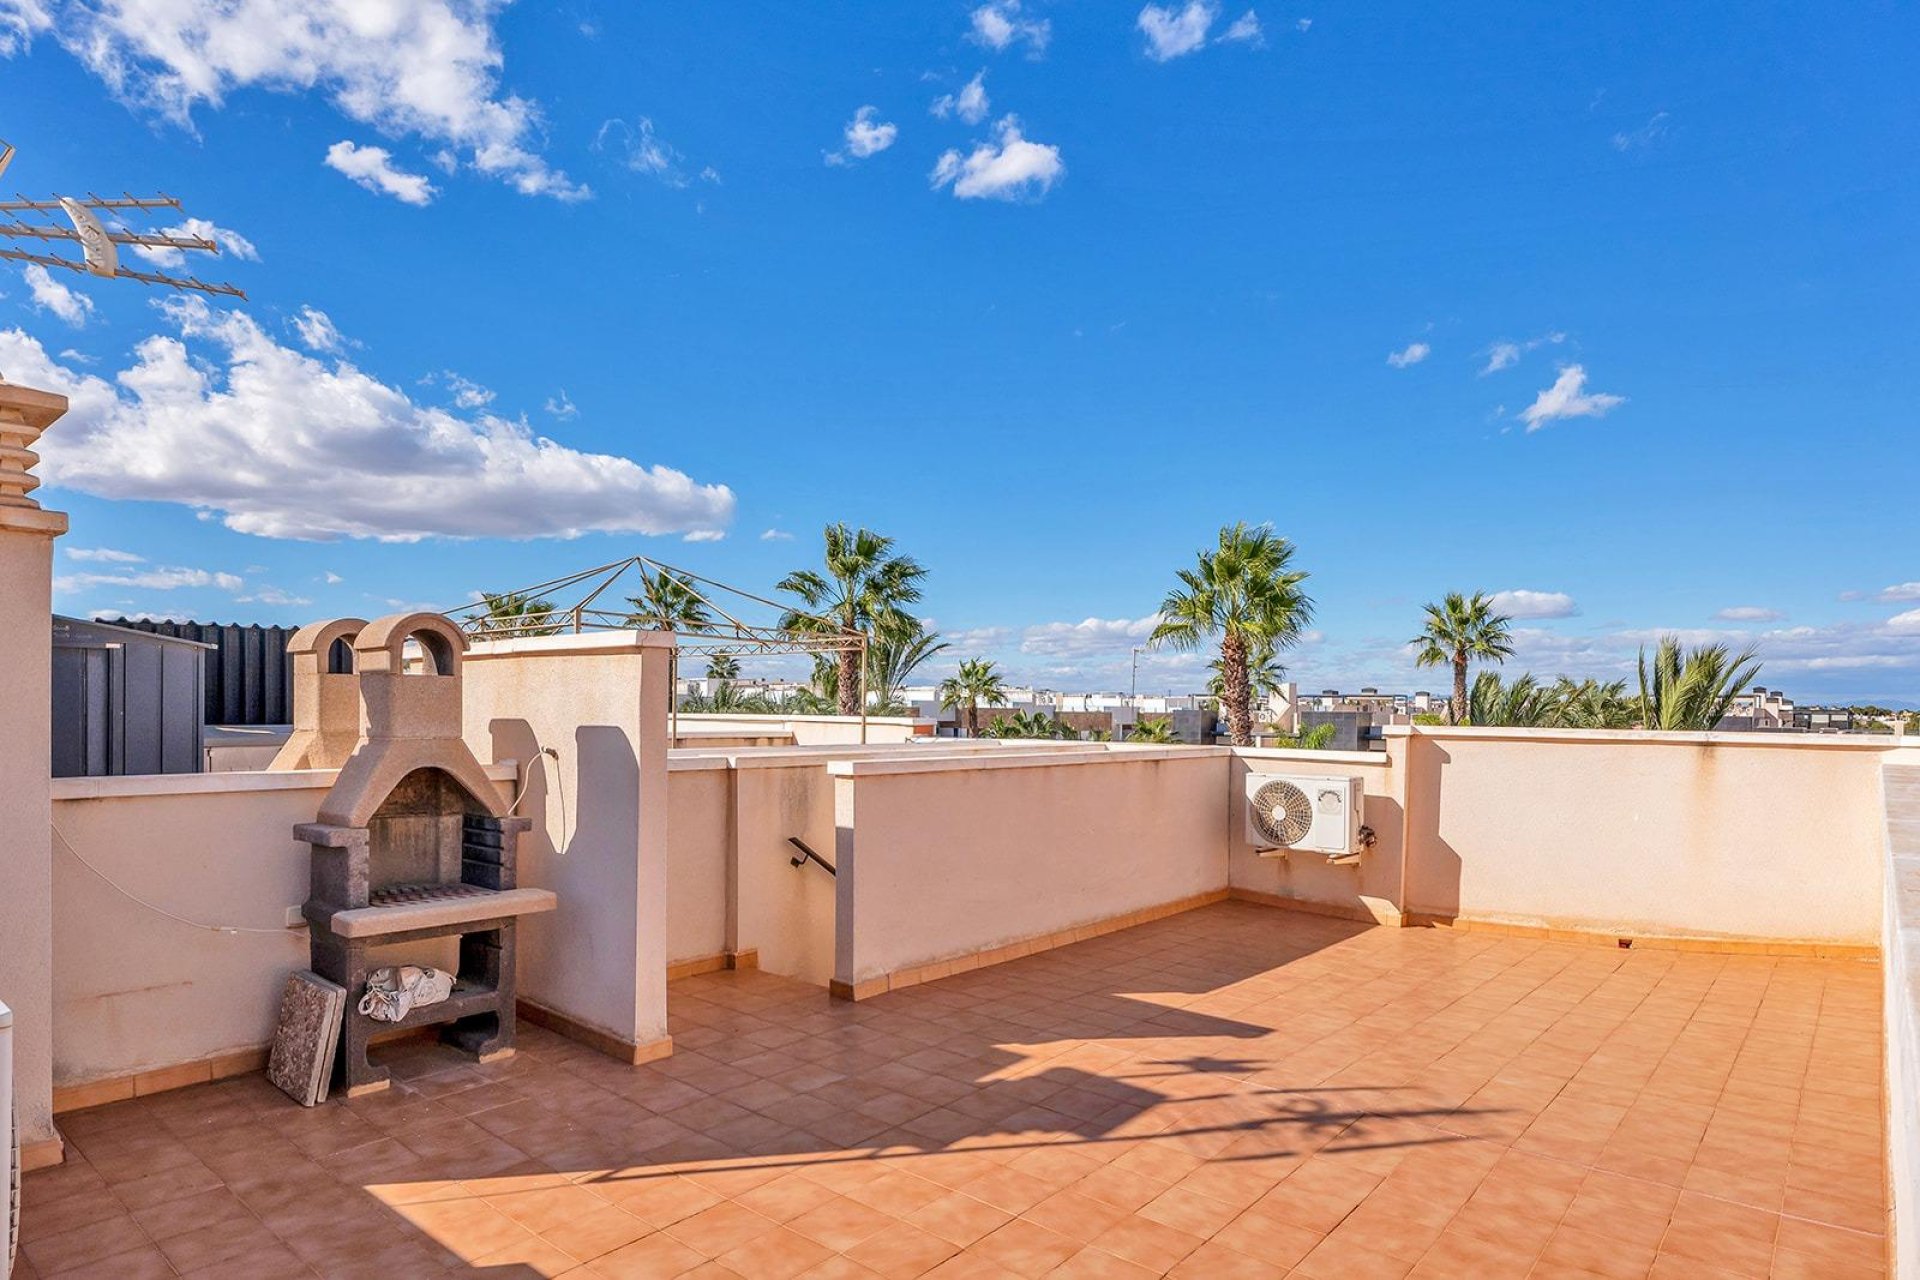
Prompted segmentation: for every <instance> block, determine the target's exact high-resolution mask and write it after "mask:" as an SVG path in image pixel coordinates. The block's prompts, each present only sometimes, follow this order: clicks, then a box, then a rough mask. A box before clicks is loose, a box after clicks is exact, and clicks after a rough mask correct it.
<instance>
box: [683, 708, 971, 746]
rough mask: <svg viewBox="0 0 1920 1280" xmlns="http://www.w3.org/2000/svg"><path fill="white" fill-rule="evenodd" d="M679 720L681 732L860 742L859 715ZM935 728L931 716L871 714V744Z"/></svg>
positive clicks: (691, 715) (808, 742) (697, 715)
mask: <svg viewBox="0 0 1920 1280" xmlns="http://www.w3.org/2000/svg"><path fill="white" fill-rule="evenodd" d="M679 721H680V732H681V733H683V734H688V735H694V734H704V733H731V734H740V735H744V736H746V737H756V736H758V737H765V736H767V735H780V734H786V735H788V736H789V737H790V738H791V739H792V741H793V744H794V745H795V746H800V747H819V746H857V745H859V743H860V717H859V716H780V715H771V716H756V715H720V714H716V713H710V712H704V711H703V712H687V711H683V712H681V713H680V716H679ZM933 730H934V722H933V721H931V720H918V719H915V718H913V717H912V716H868V717H867V745H869V746H874V745H879V744H882V743H890V742H905V741H906V740H907V739H909V738H911V737H914V736H915V735H930V734H931V733H932V732H933ZM689 745H691V742H690V743H689Z"/></svg>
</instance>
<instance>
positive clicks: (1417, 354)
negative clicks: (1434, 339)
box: [1387, 342, 1433, 369]
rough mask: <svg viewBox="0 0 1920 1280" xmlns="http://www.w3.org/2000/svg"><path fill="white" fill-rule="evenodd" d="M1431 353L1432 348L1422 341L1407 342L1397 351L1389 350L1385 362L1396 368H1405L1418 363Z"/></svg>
mask: <svg viewBox="0 0 1920 1280" xmlns="http://www.w3.org/2000/svg"><path fill="white" fill-rule="evenodd" d="M1432 354H1433V348H1432V347H1430V346H1428V345H1427V344H1426V343H1424V342H1409V343H1408V344H1407V345H1406V346H1404V347H1402V348H1400V350H1398V351H1393V352H1389V353H1388V355H1387V363H1388V364H1390V365H1392V366H1393V367H1394V368H1396V369H1406V368H1409V367H1411V366H1413V365H1416V364H1419V363H1420V362H1421V361H1422V360H1425V359H1426V358H1427V357H1428V356H1430V355H1432Z"/></svg>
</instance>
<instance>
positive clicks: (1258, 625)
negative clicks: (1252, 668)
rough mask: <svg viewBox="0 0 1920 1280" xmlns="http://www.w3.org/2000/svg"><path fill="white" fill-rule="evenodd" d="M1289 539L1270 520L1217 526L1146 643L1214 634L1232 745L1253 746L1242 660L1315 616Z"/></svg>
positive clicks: (1277, 644)
mask: <svg viewBox="0 0 1920 1280" xmlns="http://www.w3.org/2000/svg"><path fill="white" fill-rule="evenodd" d="M1293 551H1294V547H1293V543H1291V542H1289V541H1287V539H1285V538H1283V537H1280V536H1279V535H1278V534H1276V533H1274V531H1273V527H1272V526H1271V525H1259V526H1257V527H1249V526H1248V525H1246V524H1245V523H1240V524H1232V525H1228V526H1226V527H1225V528H1223V529H1221V530H1220V541H1219V545H1218V546H1217V547H1216V548H1215V549H1213V550H1210V551H1202V552H1201V553H1200V559H1199V563H1198V564H1197V565H1196V566H1195V567H1194V568H1191V569H1182V570H1180V573H1179V578H1180V585H1179V586H1178V587H1175V588H1174V589H1173V590H1172V591H1169V592H1168V593H1167V598H1166V599H1165V600H1163V601H1161V603H1160V624H1159V625H1158V626H1156V627H1155V628H1154V629H1153V634H1152V635H1151V636H1150V637H1149V638H1148V640H1147V643H1148V644H1151V645H1156V646H1157V645H1163V644H1164V645H1170V646H1171V647H1173V648H1175V649H1197V648H1199V647H1200V645H1201V643H1202V642H1204V641H1205V640H1206V639H1207V638H1208V637H1210V636H1215V635H1217V636H1219V637H1220V682H1221V701H1222V702H1224V703H1225V704H1226V708H1227V727H1228V728H1229V729H1230V730H1231V732H1232V734H1233V741H1234V745H1236V746H1242V747H1250V746H1252V745H1253V707H1252V703H1253V697H1252V689H1251V686H1250V679H1249V675H1248V659H1249V657H1250V656H1251V655H1252V654H1253V653H1254V652H1255V651H1256V650H1257V649H1258V648H1259V647H1260V646H1261V645H1262V644H1265V645H1267V646H1268V647H1270V648H1271V649H1272V650H1273V651H1275V652H1278V651H1279V650H1281V649H1285V648H1287V647H1289V646H1290V645H1292V644H1294V643H1295V642H1296V641H1297V640H1298V639H1299V638H1300V632H1301V630H1302V629H1303V628H1304V627H1305V626H1306V624H1307V623H1308V621H1310V620H1311V619H1312V617H1313V601H1312V600H1311V599H1309V598H1308V597H1307V594H1306V592H1304V591H1302V590H1301V589H1300V584H1301V583H1302V582H1304V581H1306V578H1307V575H1306V573H1305V572H1304V571H1302V570H1299V569H1294V568H1291V567H1290V565H1291V564H1292V561H1293Z"/></svg>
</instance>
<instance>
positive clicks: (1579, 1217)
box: [23, 904, 1884, 1280]
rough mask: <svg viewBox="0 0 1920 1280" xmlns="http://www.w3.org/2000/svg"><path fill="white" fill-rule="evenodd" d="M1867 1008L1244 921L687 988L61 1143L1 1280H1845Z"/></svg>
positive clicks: (1379, 936)
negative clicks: (379, 1074)
mask: <svg viewBox="0 0 1920 1280" xmlns="http://www.w3.org/2000/svg"><path fill="white" fill-rule="evenodd" d="M1877 980H1878V979H1877V971H1876V969H1875V968H1874V967H1873V966H1872V965H1868V964H1862V963H1848V962H1839V961H1810V960H1771V959H1762V958H1748V957H1721V956H1710V955H1698V954H1680V953H1675V952H1660V951H1645V950H1641V951H1630V952H1629V951H1617V950H1607V949H1601V948H1596V947H1589V946H1577V945H1565V944H1552V943H1537V942H1529V941H1516V940H1512V939H1496V938H1488V937H1486V936H1483V935H1471V934H1451V933H1446V932H1438V931H1426V930H1406V931H1400V930H1390V929H1368V930H1362V929H1359V928H1358V927H1357V926H1351V925H1346V924H1342V923H1339V922H1335V921H1323V920H1318V919H1314V918H1311V917H1302V916H1296V915H1291V914H1286V913H1281V912H1276V911H1272V910H1268V909H1265V908H1259V907H1252V906H1244V905H1237V904H1231V905H1225V906H1220V907H1213V908H1208V909H1206V910H1203V911H1196V912H1192V913H1189V914H1187V915H1184V916H1180V917H1177V918H1174V919H1171V920H1167V921H1164V922H1161V923H1159V924H1154V925H1149V926H1145V927H1143V928H1139V929H1134V930H1129V931H1127V932H1123V933H1118V934H1111V935H1108V936H1106V937H1103V938H1100V939H1097V940H1095V941H1092V942H1087V943H1083V944H1080V945H1078V946H1075V947H1071V948H1067V949H1064V950H1061V951H1056V952H1052V953H1049V954H1046V955H1042V956H1036V957H1032V958H1029V959H1027V960H1023V961H1019V962H1017V963H1013V964H1008V965H1003V966H1000V967H998V968H994V969H990V970H984V971H979V972H976V973H973V974H969V975H966V976H962V977H959V978H953V979H949V980H947V981H943V982H939V983H935V984H931V985H928V986H924V987H918V988H914V989H912V990H909V991H905V992H901V993H896V994H893V995H888V996H885V997H882V998H880V999H878V1000H875V1001H872V1002H869V1003H865V1004H861V1005H858V1006H848V1005H836V1004H833V1003H830V1002H829V1001H828V1000H827V999H826V997H825V996H824V994H822V993H820V992H819V991H818V990H817V989H813V988H808V987H803V986H800V985H798V984H796V983H793V982H789V981H784V980H781V979H778V978H773V977H768V976H764V975H760V974H754V973H735V974H717V975H714V976H711V977H705V978H696V979H691V980H689V981H686V982H683V983H678V984H675V986H674V988H673V1017H674V1022H675V1027H674V1031H675V1036H676V1041H677V1046H678V1052H677V1054H676V1055H675V1056H674V1057H673V1058H672V1059H670V1060H667V1061H664V1062H661V1063H658V1064H656V1065H653V1066H649V1067H643V1068H639V1069H633V1068H628V1067H624V1066H621V1065H618V1064H616V1063H613V1062H611V1061H609V1060H607V1059H605V1058H602V1057H598V1056H595V1055H594V1054H592V1053H590V1052H587V1051H585V1050H583V1049H580V1048H579V1047H577V1046H575V1045H573V1044H571V1043H569V1042H566V1041H563V1040H560V1039H557V1038H555V1037H553V1036H551V1035H547V1034H544V1033H540V1032H538V1031H532V1030H527V1031H525V1033H524V1035H523V1050H522V1052H521V1054H520V1055H519V1056H518V1057H517V1058H515V1059H514V1060H512V1061H510V1062H506V1063H501V1064H497V1065H494V1066H490V1067H486V1068H475V1067H472V1066H467V1065H459V1064H458V1060H457V1059H451V1058H449V1057H446V1056H444V1052H443V1051H442V1050H440V1049H438V1048H437V1047H433V1046H428V1045H424V1044H415V1045H411V1046H406V1047H403V1048H401V1049H399V1050H397V1051H396V1052H397V1053H398V1054H400V1055H402V1056H401V1057H400V1060H399V1061H398V1063H397V1073H402V1074H404V1075H405V1077H406V1079H405V1082H404V1083H403V1084H402V1085H401V1086H400V1087H398V1088H396V1089H395V1090H393V1091H392V1092H391V1093H389V1094H388V1095H385V1096H381V1097H376V1098H372V1099H368V1100H364V1101H358V1102H353V1103H350V1104H349V1103H335V1104H330V1105H327V1106H324V1107H322V1108H319V1109H317V1110H314V1111H302V1110H301V1109H300V1108H298V1107H295V1106H293V1105H292V1104H291V1103H288V1102H287V1101H286V1100H285V1099H284V1098H282V1097H281V1096H280V1095H279V1094H278V1093H276V1092H274V1091H273V1090H272V1089H271V1088H270V1087H269V1086H266V1085H265V1084H264V1083H263V1082H262V1081H260V1080H259V1079H257V1078H249V1079H242V1080H235V1081H228V1082H225V1083H221V1084H215V1085H208V1086H201V1087H198V1088H195V1089H191V1090H186V1091H182V1092H178V1093H172V1094H163V1095H157V1096H154V1097H151V1098H147V1099H142V1100H138V1101H135V1102H130V1103H123V1104H117V1105H114V1106H110V1107H102V1108H99V1109H97V1110H94V1111H90V1112H84V1113H80V1114H75V1115H71V1116H68V1117H66V1118H65V1124H64V1127H65V1130H66V1132H67V1135H68V1137H69V1139H70V1140H71V1143H72V1159H71V1160H70V1162H69V1163H68V1164H67V1165H66V1166H64V1167H62V1168H60V1169H57V1170H51V1171H48V1172H45V1173H40V1174H35V1175H33V1176H32V1177H30V1178H29V1179H28V1183H27V1190H26V1220H25V1232H26V1245H25V1253H24V1264H25V1265H24V1267H23V1272H24V1275H25V1276H27V1277H29V1278H35V1277H49V1276H54V1275H68V1274H81V1273H84V1274H94V1275H102V1276H113V1277H116V1278H125V1277H134V1278H137V1277H143V1276H167V1275H174V1274H183V1275H195V1276H201V1275H227V1276H236V1277H246V1278H248V1280H259V1278H263V1277H274V1276H294V1275H297V1276H306V1275H310V1274H315V1273H317V1274H320V1275H325V1276H351V1277H374V1278H375V1280H402V1278H403V1277H409V1276H421V1275H425V1276H440V1275H444V1274H471V1275H481V1276H487V1277H519V1276H537V1275H555V1274H567V1275H573V1276H576V1277H579V1278H580V1280H590V1278H591V1277H601V1276H604V1277H655V1276H659V1277H666V1276H677V1275H683V1274H684V1275H691V1276H697V1277H703V1278H704V1277H720V1278H724V1277H733V1276H741V1277H748V1278H750V1280H754V1278H759V1277H782V1278H784V1277H792V1276H799V1275H805V1276H809V1277H867V1276H873V1275H879V1276H890V1277H904V1276H915V1275H921V1274H930V1275H935V1276H939V1277H943V1278H947V1277H1008V1276H1014V1277H1037V1276H1058V1277H1082V1276H1085V1277H1094V1276H1100V1277H1109V1276H1114V1277H1117V1276H1146V1275H1159V1274H1172V1275H1177V1276H1191V1277H1221V1278H1226V1280H1233V1278H1236V1277H1277V1276H1281V1275H1285V1274H1289V1273H1291V1274H1293V1275H1295V1276H1301V1277H1316V1278H1320V1280H1347V1278H1348V1277H1373V1276H1385V1277H1397V1276H1402V1275H1415V1276H1422V1277H1427V1276H1472V1277H1485V1278H1497V1277H1502V1276H1586V1275H1596V1276H1638V1275H1645V1274H1652V1275H1657V1276H1677V1277H1690V1278H1708V1280H1710V1278H1711V1277H1718V1276H1768V1275H1773V1276H1819V1277H1846V1276H1853V1275H1863V1276H1864V1275H1874V1274H1878V1273H1879V1272H1880V1269H1881V1266H1882V1246H1883V1241H1882V1237H1881V1234H1880V1232H1881V1230H1882V1225H1883V1221H1884V1211H1883V1200H1882V1194H1883V1193H1882V1186H1883V1172H1884V1162H1883V1159H1882V1157H1881V1154H1880V1151H1881V1119H1880V1096H1879V1092H1880V1091H1879V1083H1878V1081H1879V1076H1880V1044H1879V1030H1878V1028H1879V1017H1878V992H1877V986H1876V984H1877ZM75 1269H77V1271H76V1270H75Z"/></svg>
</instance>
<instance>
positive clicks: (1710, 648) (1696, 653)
mask: <svg viewBox="0 0 1920 1280" xmlns="http://www.w3.org/2000/svg"><path fill="white" fill-rule="evenodd" d="M1754 653H1755V650H1754V647H1753V646H1752V645H1748V646H1747V647H1746V648H1744V649H1742V650H1741V651H1740V652H1739V653H1737V654H1736V653H1733V652H1732V651H1731V650H1729V649H1728V648H1727V646H1726V645H1724V644H1705V645H1701V646H1700V647H1699V648H1697V649H1685V648H1683V647H1682V646H1681V644H1680V637H1679V636H1672V635H1668V636H1661V637H1660V643H1659V646H1658V647H1657V648H1656V649H1655V650H1654V655H1653V663H1652V665H1651V667H1649V665H1648V663H1647V651H1646V650H1645V649H1644V648H1643V649H1641V650H1640V706H1639V713H1640V725H1641V727H1642V728H1645V729H1690V730H1705V729H1711V728H1713V727H1714V726H1715V725H1717V724H1719V723H1720V721H1721V719H1722V718H1723V717H1724V716H1725V715H1726V714H1727V711H1728V709H1729V708H1731V707H1732V706H1733V700H1734V699H1735V698H1737V697H1739V696H1740V695H1741V694H1742V693H1745V692H1746V689H1747V686H1748V685H1750V684H1752V683H1753V681H1754V678H1755V677H1756V676H1758V675H1759V674H1760V661H1759V659H1758V658H1756V657H1755V656H1754Z"/></svg>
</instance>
